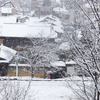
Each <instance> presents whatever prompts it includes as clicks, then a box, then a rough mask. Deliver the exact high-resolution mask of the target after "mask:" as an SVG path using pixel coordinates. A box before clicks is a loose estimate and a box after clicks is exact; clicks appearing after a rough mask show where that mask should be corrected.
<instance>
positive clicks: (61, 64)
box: [51, 61, 66, 67]
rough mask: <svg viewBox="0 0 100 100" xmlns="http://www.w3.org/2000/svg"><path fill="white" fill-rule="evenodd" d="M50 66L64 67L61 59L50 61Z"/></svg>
mask: <svg viewBox="0 0 100 100" xmlns="http://www.w3.org/2000/svg"><path fill="white" fill-rule="evenodd" d="M51 66H53V67H65V66H66V65H65V63H64V62H63V61H55V62H51Z"/></svg>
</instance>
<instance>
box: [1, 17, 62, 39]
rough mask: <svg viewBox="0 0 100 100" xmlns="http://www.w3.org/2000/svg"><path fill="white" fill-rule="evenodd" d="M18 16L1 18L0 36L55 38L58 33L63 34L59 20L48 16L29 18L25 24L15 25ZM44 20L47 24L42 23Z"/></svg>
mask: <svg viewBox="0 0 100 100" xmlns="http://www.w3.org/2000/svg"><path fill="white" fill-rule="evenodd" d="M17 17H18V16H9V17H6V18H1V17H0V19H1V24H0V26H2V27H3V28H2V27H1V28H2V29H1V30H2V32H1V34H0V36H4V37H49V38H56V37H57V34H58V33H63V29H62V25H61V21H60V19H59V18H57V17H55V16H52V15H49V16H45V17H42V18H40V19H39V18H38V17H29V20H27V22H25V23H20V22H19V23H16V19H17ZM44 19H46V20H47V22H42V21H43V20H44Z"/></svg>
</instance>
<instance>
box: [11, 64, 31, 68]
mask: <svg viewBox="0 0 100 100" xmlns="http://www.w3.org/2000/svg"><path fill="white" fill-rule="evenodd" d="M9 66H14V67H15V66H16V64H9ZM18 66H21V67H31V65H30V64H18Z"/></svg>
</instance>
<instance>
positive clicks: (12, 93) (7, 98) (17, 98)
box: [0, 79, 34, 100]
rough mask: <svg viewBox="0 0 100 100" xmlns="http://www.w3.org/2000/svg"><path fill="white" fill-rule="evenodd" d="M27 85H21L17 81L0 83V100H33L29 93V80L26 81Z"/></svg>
mask: <svg viewBox="0 0 100 100" xmlns="http://www.w3.org/2000/svg"><path fill="white" fill-rule="evenodd" d="M27 83H28V85H26V84H25V85H23V86H22V85H21V83H20V82H19V81H17V80H16V81H11V80H9V79H7V80H4V81H1V83H0V99H1V100H33V96H34V95H32V94H30V93H29V90H30V85H31V80H30V81H27Z"/></svg>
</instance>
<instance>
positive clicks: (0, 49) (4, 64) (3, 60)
mask: <svg viewBox="0 0 100 100" xmlns="http://www.w3.org/2000/svg"><path fill="white" fill-rule="evenodd" d="M15 54H16V51H15V50H13V49H11V48H9V47H6V46H4V45H3V44H2V45H1V46H0V75H1V76H5V75H7V73H8V72H7V71H8V66H9V63H10V61H11V60H12V58H13V57H14V56H15Z"/></svg>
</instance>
